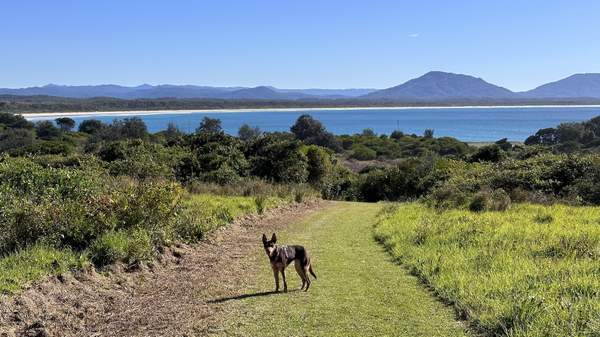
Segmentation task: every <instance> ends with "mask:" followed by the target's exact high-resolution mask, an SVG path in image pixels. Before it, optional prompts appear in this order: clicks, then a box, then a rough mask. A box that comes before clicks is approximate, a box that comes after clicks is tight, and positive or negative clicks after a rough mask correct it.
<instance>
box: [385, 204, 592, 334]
mask: <svg viewBox="0 0 600 337" xmlns="http://www.w3.org/2000/svg"><path fill="white" fill-rule="evenodd" d="M598 218H600V209H599V208H596V207H594V208H591V207H570V206H564V205H554V206H533V205H527V204H522V205H514V206H513V207H512V208H511V209H510V210H507V211H506V212H480V213H472V212H469V211H466V210H450V211H444V212H439V211H437V210H434V209H430V208H427V207H426V206H424V205H422V204H419V203H411V204H405V205H400V206H399V207H398V209H397V210H396V211H395V212H394V213H392V214H384V215H382V217H381V218H380V220H379V223H378V225H377V227H376V229H375V231H376V236H377V238H378V240H380V241H382V242H383V243H384V244H385V246H386V247H387V248H388V249H389V251H390V252H391V254H393V255H394V256H395V257H396V258H397V259H398V260H399V261H400V262H401V263H402V264H403V265H405V266H406V267H407V268H409V270H410V271H411V272H412V273H414V274H415V275H417V276H418V277H419V278H420V279H421V280H423V281H424V282H425V283H427V284H428V285H429V286H431V287H432V289H434V291H435V293H436V294H437V295H438V296H440V297H441V298H443V299H444V300H446V301H448V302H449V303H452V304H453V306H454V307H455V308H456V309H457V310H458V312H459V314H460V316H462V317H464V318H466V319H468V320H469V321H470V322H471V323H472V324H473V325H475V326H476V327H477V328H478V329H480V330H481V331H482V332H484V333H485V334H486V335H491V336H497V335H503V336H504V335H509V336H593V335H594V334H597V333H598V325H597V318H598V317H599V316H600V294H599V293H598V291H597V290H598V289H600V283H599V280H600V278H599V276H600V274H598V268H597V266H598V263H599V259H600V227H599V226H598V224H597V219H598ZM540 219H542V220H540Z"/></svg>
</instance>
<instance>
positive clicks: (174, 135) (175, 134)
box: [164, 123, 183, 146]
mask: <svg viewBox="0 0 600 337" xmlns="http://www.w3.org/2000/svg"><path fill="white" fill-rule="evenodd" d="M164 135H165V140H166V142H167V145H169V146H173V145H176V144H179V143H181V142H182V141H183V132H181V130H179V128H178V127H177V125H175V124H174V123H169V125H168V126H167V130H165V132H164Z"/></svg>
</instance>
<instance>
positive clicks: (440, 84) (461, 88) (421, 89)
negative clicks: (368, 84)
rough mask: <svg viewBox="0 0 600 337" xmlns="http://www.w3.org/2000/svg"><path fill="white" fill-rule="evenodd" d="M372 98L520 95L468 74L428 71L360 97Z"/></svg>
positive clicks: (412, 99) (409, 98)
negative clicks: (396, 84)
mask: <svg viewBox="0 0 600 337" xmlns="http://www.w3.org/2000/svg"><path fill="white" fill-rule="evenodd" d="M363 97H364V98H366V99H371V100H394V101H445V100H458V99H495V100H497V99H513V98H518V97H519V95H518V94H515V93H514V92H512V91H510V90H508V89H505V88H502V87H499V86H496V85H493V84H490V83H488V82H486V81H484V80H482V79H480V78H476V77H473V76H468V75H461V74H453V73H446V72H441V71H431V72H428V73H427V74H425V75H423V76H421V77H419V78H415V79H412V80H410V81H408V82H406V83H404V84H401V85H398V86H395V87H392V88H388V89H383V90H378V91H375V92H372V93H369V94H367V95H365V96H363Z"/></svg>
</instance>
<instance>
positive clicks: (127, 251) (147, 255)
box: [89, 229, 154, 267]
mask: <svg viewBox="0 0 600 337" xmlns="http://www.w3.org/2000/svg"><path fill="white" fill-rule="evenodd" d="M153 254H154V245H153V244H152V239H151V237H150V235H149V234H148V232H146V231H145V230H143V229H135V230H130V231H111V232H107V233H105V234H104V235H102V236H101V237H99V238H98V239H97V240H95V241H94V242H93V243H92V245H91V247H90V249H89V257H90V260H91V261H92V262H93V263H94V264H95V265H96V266H98V267H102V266H106V265H109V264H112V263H115V262H124V263H127V264H132V263H137V262H141V261H146V260H149V259H151V258H152V256H153Z"/></svg>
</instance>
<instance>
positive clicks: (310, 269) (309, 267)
mask: <svg viewBox="0 0 600 337" xmlns="http://www.w3.org/2000/svg"><path fill="white" fill-rule="evenodd" d="M308 271H309V272H310V274H311V275H312V276H313V277H314V278H315V280H316V279H317V275H315V272H314V271H313V269H312V264H310V265H308Z"/></svg>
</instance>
